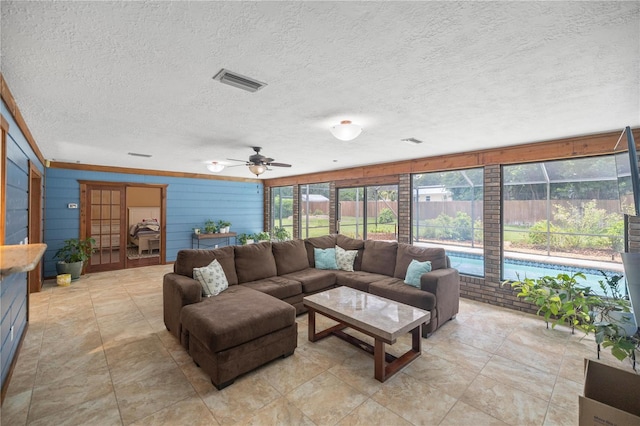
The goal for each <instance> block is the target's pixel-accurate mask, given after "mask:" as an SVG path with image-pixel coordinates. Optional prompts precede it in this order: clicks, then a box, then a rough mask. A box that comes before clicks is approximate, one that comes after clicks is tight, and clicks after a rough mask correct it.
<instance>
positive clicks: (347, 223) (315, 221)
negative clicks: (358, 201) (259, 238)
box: [275, 216, 395, 238]
mask: <svg viewBox="0 0 640 426" xmlns="http://www.w3.org/2000/svg"><path fill="white" fill-rule="evenodd" d="M275 222H276V226H280V221H279V220H276V221H275ZM300 223H301V225H302V237H303V238H306V235H307V234H306V232H305V229H306V227H307V219H306V217H302V218H301V219H300ZM362 225H363V223H362V219H360V227H359V229H358V231H359V233H360V234H362ZM282 226H283V227H285V228H288V229H291V228H292V226H293V219H292V218H287V219H282ZM367 227H368V229H369V232H372V231H377V232H394V231H395V225H394V224H384V225H383V224H378V225H377V226H376V224H375V220H372V219H370V220H369V223H368V225H367ZM355 230H356V218H355V217H352V216H345V217H343V218H342V220H341V221H340V231H341V232H340V233H341V234H344V235H355ZM328 233H329V219H328V218H318V217H313V216H311V217H309V237H320V236H322V235H327V234H328Z"/></svg>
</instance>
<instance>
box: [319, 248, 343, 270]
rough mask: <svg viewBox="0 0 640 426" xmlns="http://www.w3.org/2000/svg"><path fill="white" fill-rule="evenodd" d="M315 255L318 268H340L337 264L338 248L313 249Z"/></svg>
mask: <svg viewBox="0 0 640 426" xmlns="http://www.w3.org/2000/svg"><path fill="white" fill-rule="evenodd" d="M313 256H314V257H315V259H316V268H317V269H338V265H337V264H336V249H334V248H328V249H319V248H314V249H313Z"/></svg>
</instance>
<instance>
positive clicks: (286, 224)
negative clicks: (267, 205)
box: [270, 186, 293, 237]
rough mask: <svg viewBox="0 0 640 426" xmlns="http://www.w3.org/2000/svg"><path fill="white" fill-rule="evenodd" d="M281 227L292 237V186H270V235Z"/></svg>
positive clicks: (273, 234)
mask: <svg viewBox="0 0 640 426" xmlns="http://www.w3.org/2000/svg"><path fill="white" fill-rule="evenodd" d="M276 228H282V229H284V230H285V231H287V233H288V234H289V237H293V186H280V187H275V188H271V228H270V229H271V236H275V235H276Z"/></svg>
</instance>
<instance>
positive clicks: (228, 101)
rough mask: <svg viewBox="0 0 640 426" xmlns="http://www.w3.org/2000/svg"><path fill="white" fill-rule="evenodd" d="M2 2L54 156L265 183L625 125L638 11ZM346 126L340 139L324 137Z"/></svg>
mask: <svg viewBox="0 0 640 426" xmlns="http://www.w3.org/2000/svg"><path fill="white" fill-rule="evenodd" d="M0 8H1V12H2V22H1V25H2V26H1V55H2V56H1V59H2V62H1V70H2V73H3V75H4V77H5V79H6V80H7V83H8V85H9V88H10V89H11V91H12V93H13V95H14V98H15V99H16V101H17V103H18V106H19V108H20V109H21V111H22V113H23V116H24V118H25V121H26V122H27V124H28V125H29V128H30V130H31V132H32V134H33V136H34V138H35V140H36V142H37V143H38V146H39V147H40V149H41V151H42V153H43V155H44V156H45V158H47V159H50V160H54V161H65V162H79V163H86V164H95V165H109V166H121V167H134V168H143V169H154V170H169V171H178V172H193V173H206V172H207V171H206V168H205V164H204V163H205V162H206V161H221V162H226V161H225V159H226V158H238V159H246V158H248V157H249V155H251V154H252V150H251V148H250V147H251V146H262V147H263V154H265V155H267V156H270V157H273V158H275V160H276V161H278V162H284V163H291V164H293V167H292V168H290V169H283V168H276V169H274V170H272V171H269V172H267V173H265V174H264V175H262V177H265V178H275V177H282V176H288V175H298V174H303V173H310V172H316V171H324V170H331V169H340V168H346V167H352V166H358V165H366V164H374V163H382V162H388V161H392V160H403V159H410V158H420V157H428V156H432V155H439V154H447V153H455V152H464V151H469V150H477V149H483V148H492V147H499V146H505V145H515V144H521V143H527V142H535V141H541V140H548V139H552V138H559V137H567V136H577V135H582V134H588V133H595V132H604V131H610V130H617V129H621V128H622V127H624V126H626V125H631V126H639V125H640V2H637V1H636V2H613V1H607V2H562V1H560V2H542V1H539V2H71V1H69V2H65V1H59V2H24V1H4V0H3V1H2V2H0ZM221 68H226V69H229V70H232V71H235V72H238V73H240V74H243V75H246V76H250V77H253V78H255V79H257V80H260V81H263V82H266V83H267V84H268V86H267V87H265V88H264V89H262V90H261V91H258V92H256V93H249V92H245V91H242V90H239V89H236V88H233V87H231V86H227V85H224V84H220V83H219V82H217V81H215V80H213V79H212V77H213V76H214V75H215V74H216V73H217V72H218V71H219V70H220V69H221ZM344 119H350V120H352V121H353V122H355V123H359V124H361V125H362V126H363V127H364V132H363V133H362V135H361V136H360V137H358V138H357V139H355V140H354V141H351V142H341V141H338V140H337V139H334V138H333V136H332V135H331V134H330V132H329V128H330V127H331V126H332V125H334V124H337V123H338V122H339V121H340V120H344ZM409 137H414V138H417V139H420V140H422V141H424V143H423V144H422V145H419V146H412V145H408V144H406V143H403V142H401V141H400V140H401V139H403V138H409ZM128 152H137V153H144V154H152V155H153V157H152V158H140V157H132V156H128V155H127V153H128ZM226 163H228V164H237V163H233V162H226ZM220 174H221V175H227V176H237V177H251V175H250V173H249V171H248V170H247V169H246V167H244V166H241V167H232V168H226V169H225V170H224V171H223V172H222V173H220Z"/></svg>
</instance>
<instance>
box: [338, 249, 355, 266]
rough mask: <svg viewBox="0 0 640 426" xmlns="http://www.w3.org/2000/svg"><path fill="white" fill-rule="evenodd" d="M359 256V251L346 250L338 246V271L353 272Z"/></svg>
mask: <svg viewBox="0 0 640 426" xmlns="http://www.w3.org/2000/svg"><path fill="white" fill-rule="evenodd" d="M356 256H358V250H345V249H343V248H342V247H340V246H336V264H337V265H338V269H341V270H343V271H349V272H353V263H354V262H355V260H356Z"/></svg>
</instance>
